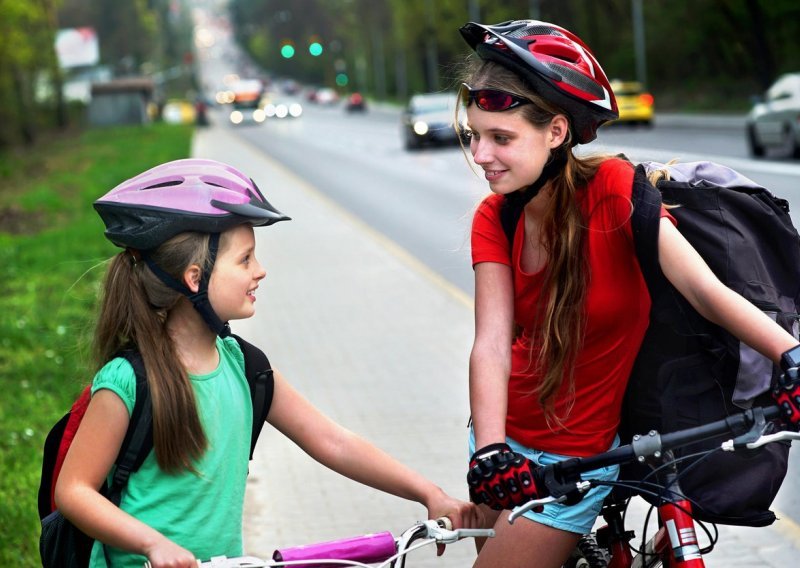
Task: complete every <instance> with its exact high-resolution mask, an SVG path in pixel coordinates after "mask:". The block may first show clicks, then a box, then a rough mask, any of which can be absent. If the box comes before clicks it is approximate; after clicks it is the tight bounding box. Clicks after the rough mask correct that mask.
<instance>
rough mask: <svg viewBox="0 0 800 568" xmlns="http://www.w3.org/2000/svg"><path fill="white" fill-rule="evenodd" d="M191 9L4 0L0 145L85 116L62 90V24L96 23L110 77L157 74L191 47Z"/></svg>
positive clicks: (142, 2) (145, 1) (141, 0)
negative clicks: (58, 52) (57, 41)
mask: <svg viewBox="0 0 800 568" xmlns="http://www.w3.org/2000/svg"><path fill="white" fill-rule="evenodd" d="M189 10H190V3H189V2H183V3H181V2H177V3H176V2H173V1H171V0H31V1H24V2H20V1H19V0H0V38H2V39H0V151H3V150H4V149H7V148H8V147H9V146H12V145H17V144H33V143H35V142H36V141H37V140H38V139H39V138H41V137H43V136H45V134H46V133H49V132H51V131H53V130H58V129H66V128H67V127H68V126H70V124H71V123H74V122H76V121H80V120H81V117H82V113H83V109H81V108H73V107H71V106H70V104H69V102H68V101H65V100H64V98H63V96H62V86H63V84H64V81H65V79H66V78H67V77H68V72H65V71H64V70H62V69H60V68H59V64H58V61H57V57H56V52H55V38H56V33H57V32H58V30H59V29H63V28H80V27H91V28H93V29H94V30H95V32H96V34H97V37H98V41H99V52H100V63H101V64H102V65H104V66H105V67H106V68H107V69H108V70H109V72H110V75H112V76H115V77H119V76H127V75H141V74H153V73H157V72H159V71H162V70H164V69H168V68H171V67H173V66H175V65H179V64H181V63H183V62H185V61H186V59H187V55H188V54H190V53H191V43H190V42H191V18H190V12H189Z"/></svg>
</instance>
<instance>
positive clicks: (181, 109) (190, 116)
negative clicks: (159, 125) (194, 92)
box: [161, 99, 196, 124]
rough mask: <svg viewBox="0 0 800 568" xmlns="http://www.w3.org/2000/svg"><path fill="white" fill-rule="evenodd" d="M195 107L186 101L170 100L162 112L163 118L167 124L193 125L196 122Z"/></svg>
mask: <svg viewBox="0 0 800 568" xmlns="http://www.w3.org/2000/svg"><path fill="white" fill-rule="evenodd" d="M195 112H196V111H195V107H194V105H192V103H190V102H189V101H187V100H184V99H170V100H168V101H167V102H166V103H165V104H164V108H163V109H162V110H161V118H162V120H163V121H164V122H166V123H167V124H192V123H194V121H195Z"/></svg>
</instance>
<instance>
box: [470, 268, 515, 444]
mask: <svg viewBox="0 0 800 568" xmlns="http://www.w3.org/2000/svg"><path fill="white" fill-rule="evenodd" d="M513 325H514V292H513V283H512V275H511V269H510V268H509V267H508V266H506V265H504V264H498V263H495V262H481V263H479V264H477V265H475V341H474V343H473V345H472V352H471V353H470V357H469V399H470V409H471V412H472V423H473V427H474V429H475V447H476V448H477V449H480V448H483V447H485V446H487V445H489V444H494V443H498V442H505V441H506V414H507V411H508V377H509V375H510V373H511V340H512V332H513Z"/></svg>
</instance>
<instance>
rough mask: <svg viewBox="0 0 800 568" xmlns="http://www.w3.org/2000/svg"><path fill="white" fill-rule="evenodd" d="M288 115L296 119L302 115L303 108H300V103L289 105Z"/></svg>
mask: <svg viewBox="0 0 800 568" xmlns="http://www.w3.org/2000/svg"><path fill="white" fill-rule="evenodd" d="M289 114H290V115H292V116H293V117H295V118H297V117H298V116H300V115H301V114H303V107H302V106H300V103H292V104H290V105H289Z"/></svg>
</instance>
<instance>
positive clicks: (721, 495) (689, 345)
mask: <svg viewBox="0 0 800 568" xmlns="http://www.w3.org/2000/svg"><path fill="white" fill-rule="evenodd" d="M663 168H668V169H669V171H670V173H671V178H672V179H671V181H660V182H659V183H658V184H657V189H656V188H655V187H653V185H652V184H651V183H650V182H649V181H648V179H647V173H648V171H649V170H653V169H663ZM662 200H663V203H665V204H667V205H668V206H673V205H674V206H675V207H670V209H669V212H670V214H671V215H673V216H674V217H675V218H676V219H677V221H678V229H679V230H680V232H681V233H682V234H683V235H684V237H686V239H687V240H688V241H689V242H690V243H691V244H692V245H693V246H694V248H695V249H696V250H697V251H698V252H699V253H700V255H701V256H702V257H703V259H704V260H705V261H706V263H708V265H709V266H710V267H711V269H712V270H713V271H714V273H715V274H716V275H717V277H718V278H719V279H720V280H721V281H722V282H723V283H724V284H726V285H727V286H729V287H730V288H732V289H733V290H735V291H736V292H738V293H740V294H741V295H742V296H744V297H745V298H746V299H748V300H749V301H750V302H752V303H753V304H755V305H756V306H757V307H759V308H760V309H762V310H764V311H765V312H766V313H768V314H770V315H771V316H772V317H773V318H774V319H776V321H778V323H779V324H780V325H781V326H782V327H784V329H786V330H787V331H790V332H793V333H794V335H795V336H797V319H798V315H797V314H798V311H800V310H799V309H798V308H800V237H798V234H797V231H796V229H795V228H794V226H793V225H792V221H791V218H790V217H789V206H788V203H787V202H786V201H785V200H783V199H778V198H776V197H775V196H773V195H772V194H771V193H770V192H769V191H767V190H766V189H764V188H763V187H760V186H758V185H757V184H755V183H754V182H752V181H750V180H748V179H747V178H745V177H744V176H741V175H740V174H738V173H737V172H735V171H733V170H731V169H729V168H726V167H724V166H721V165H718V164H714V163H710V162H696V163H686V164H677V165H672V166H663V165H662V164H654V163H648V164H644V165H639V166H637V167H636V170H635V173H634V182H633V193H632V201H633V205H634V209H633V214H632V218H631V224H632V228H633V234H634V244H635V247H636V256H637V258H638V260H639V264H640V266H641V269H642V274H643V275H644V277H645V281H646V282H647V286H648V290H649V292H650V296H651V299H652V309H651V313H650V325H649V327H648V329H647V332H646V334H645V337H644V340H643V342H642V347H641V349H640V351H639V354H638V356H637V359H636V362H635V364H634V367H633V371H632V373H631V377H630V381H629V384H628V387H627V390H626V394H625V401H624V403H623V411H622V422H621V425H620V437H621V439H622V440H623V441H627V440H630V438H631V437H632V436H633V435H634V434H643V433H647V432H648V431H650V430H652V429H655V430H658V431H659V432H662V433H664V432H671V431H675V430H679V429H681V428H688V427H692V426H698V425H700V424H704V423H706V422H710V421H713V420H717V419H720V418H724V417H726V416H728V415H730V414H732V413H735V412H737V411H740V410H741V409H743V408H749V407H751V406H752V405H753V404H760V403H764V404H770V403H772V399H771V396H770V394H769V389H770V386H771V384H772V382H773V380H774V379H775V377H776V376H777V375H776V373H777V372H778V371H777V369H776V368H775V367H774V366H773V364H772V362H771V361H769V360H768V359H766V358H764V357H762V356H761V355H759V354H757V353H756V352H755V351H753V350H752V349H750V348H748V347H746V346H744V345H742V344H741V343H740V342H739V341H738V340H737V339H736V338H735V337H733V336H732V335H730V334H729V333H727V332H726V331H724V330H723V329H721V328H720V327H718V326H716V325H714V324H712V323H710V322H708V321H707V320H705V319H704V318H703V317H701V316H700V315H699V314H698V313H697V312H696V311H695V310H694V309H693V308H692V307H691V306H690V305H689V303H688V302H687V301H686V300H685V299H684V298H683V297H682V296H681V295H680V293H678V292H677V291H676V290H675V289H674V288H673V287H672V285H671V284H670V283H669V282H668V281H667V280H666V278H665V277H664V275H663V274H662V273H661V269H660V267H659V264H658V251H657V240H658V226H659V222H660V211H661V204H662ZM504 205H505V204H504ZM519 215H521V209H520V208H519V207H512V206H510V205H508V206H505V207H504V208H502V209H501V222H502V224H503V228H504V231H505V233H506V235H507V236H509V243H511V242H512V240H513V234H514V228H515V227H516V220H517V219H519ZM720 441H722V439H719V440H710V441H708V442H705V443H702V444H697V445H695V446H692V447H690V448H688V449H686V450H683V451H681V452H676V454H677V457H678V458H682V459H683V461H680V462H679V464H678V471H679V473H680V477H679V482H680V487H681V489H682V491H683V493H684V494H685V495H686V496H687V497H688V498H689V499H691V501H692V503H693V509H694V516H695V518H697V519H699V520H704V521H709V522H714V523H720V524H733V525H744V526H765V525H768V524H771V523H772V522H773V521H774V520H775V515H774V513H772V511H770V510H769V507H770V505H771V504H772V501H773V499H774V498H775V495H776V494H777V492H778V489H779V488H780V485H781V483H782V481H783V478H784V476H785V475H786V470H787V461H788V452H789V446H788V444H783V443H772V444H767V445H766V446H763V447H762V448H760V449H758V450H755V451H749V452H740V451H737V452H735V453H734V452H722V451H719V450H717V451H714V452H712V453H710V454H706V455H704V456H702V457H695V458H692V459H688V458H686V456H688V455H689V454H693V453H696V452H700V451H702V450H705V449H709V448H713V447H715V446H716V447H718V445H719V442H720ZM649 473H650V470H649V469H647V468H646V467H645V466H638V465H636V466H633V465H631V466H623V468H622V472H621V474H620V479H639V480H641V479H644V478H645V477H646V476H647V475H648V474H649ZM646 498H647V497H646ZM649 500H650V501H651V502H653V503H655V502H656V501H657V500H656V499H654V498H650V499H649Z"/></svg>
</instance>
